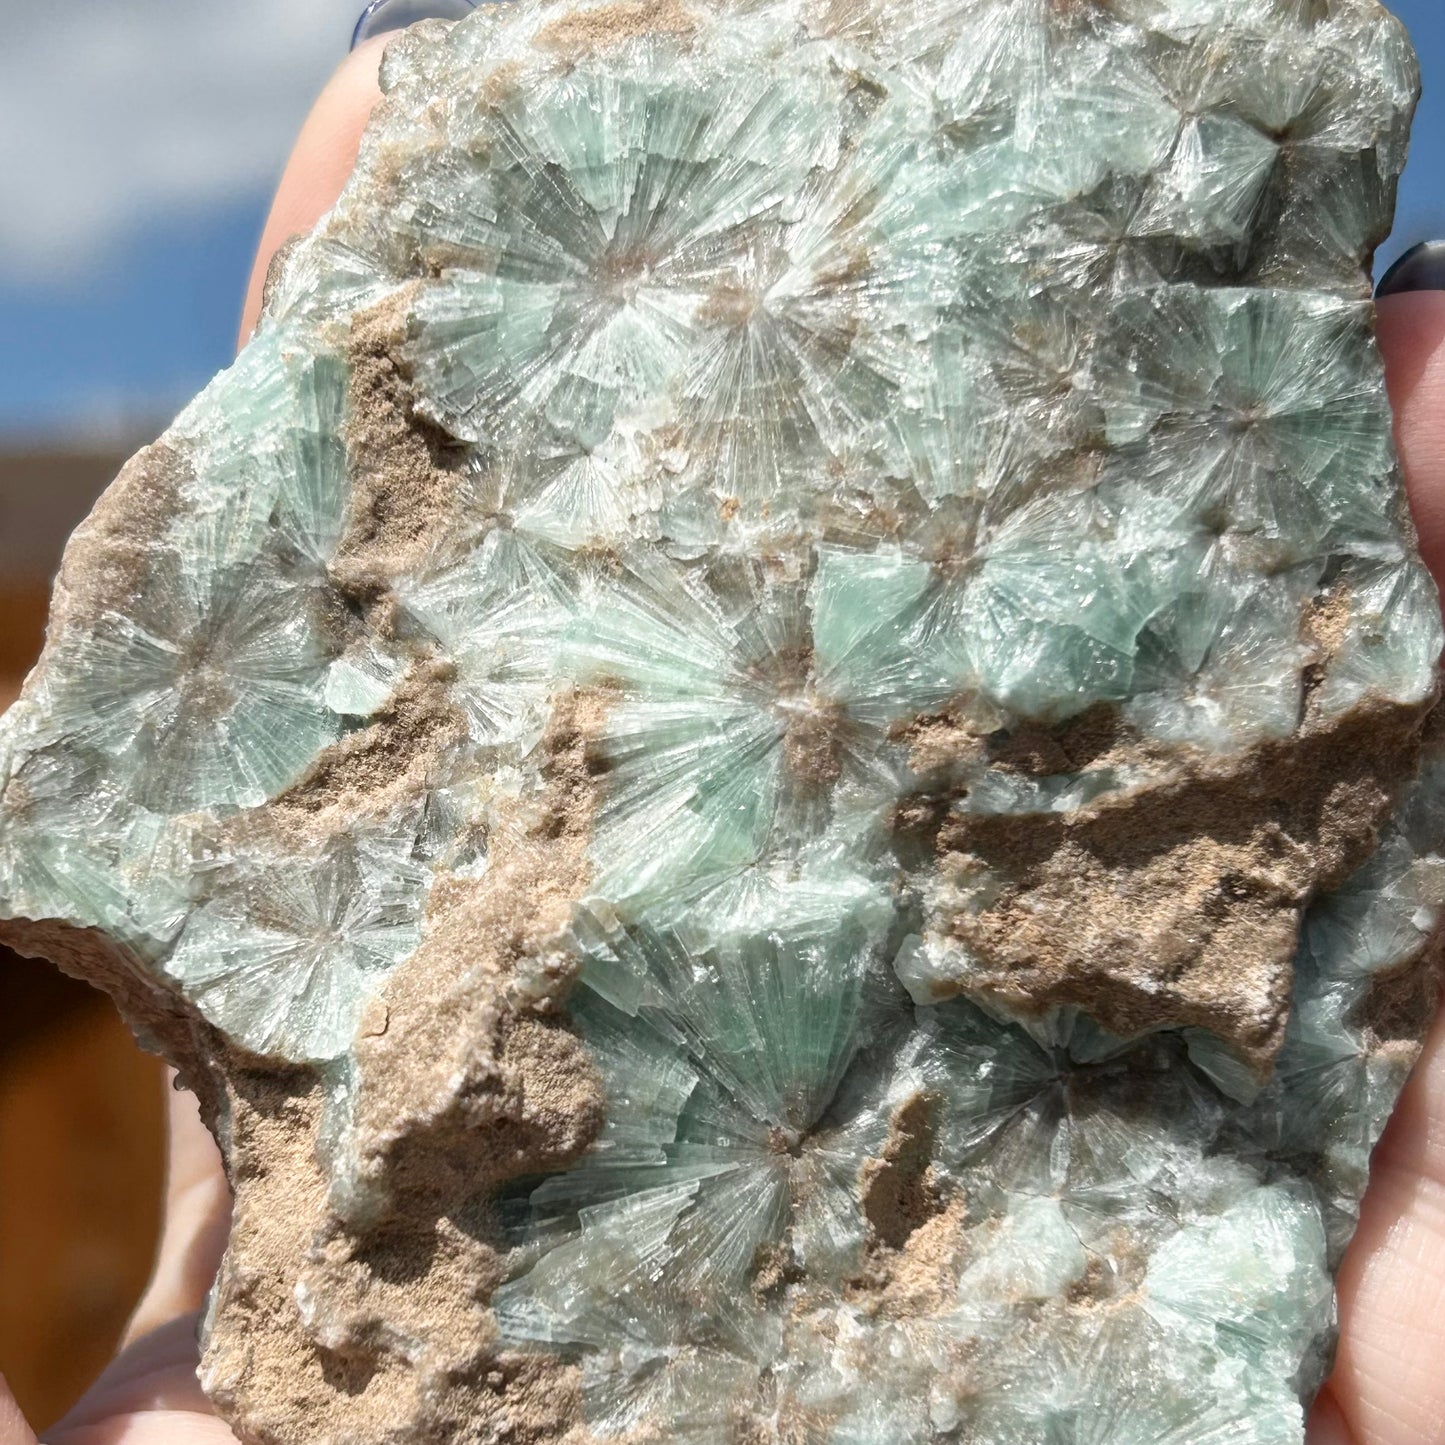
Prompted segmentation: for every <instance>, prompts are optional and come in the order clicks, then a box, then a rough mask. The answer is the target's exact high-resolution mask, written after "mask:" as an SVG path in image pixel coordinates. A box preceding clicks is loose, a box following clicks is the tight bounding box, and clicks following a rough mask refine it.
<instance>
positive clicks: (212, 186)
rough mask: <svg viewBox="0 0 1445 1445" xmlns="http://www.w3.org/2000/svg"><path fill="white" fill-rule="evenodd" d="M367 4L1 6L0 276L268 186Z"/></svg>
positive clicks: (63, 262)
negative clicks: (154, 220) (177, 213)
mask: <svg viewBox="0 0 1445 1445" xmlns="http://www.w3.org/2000/svg"><path fill="white" fill-rule="evenodd" d="M362 3H363V0H83V3H81V4H73V3H61V0H0V21H3V29H4V38H3V40H0V279H4V280H7V281H22V282H23V281H36V280H39V279H42V278H44V277H46V276H52V277H53V276H57V275H64V274H65V273H67V272H68V273H71V274H73V273H74V272H75V271H76V270H78V269H81V268H85V267H87V266H89V265H91V264H93V263H95V262H96V261H97V260H98V259H100V258H102V257H103V256H104V255H105V254H106V253H107V251H108V250H109V249H110V248H111V247H112V246H114V245H115V244H116V243H117V242H119V241H120V240H122V239H123V238H124V237H125V236H126V235H127V234H130V233H133V232H134V231H135V230H137V229H138V228H139V227H141V226H143V225H145V224H146V223H147V222H148V221H149V220H151V219H152V218H153V217H155V216H156V215H157V214H158V213H160V214H164V213H167V212H175V211H178V210H186V211H192V210H202V209H204V208H206V207H207V206H210V205H214V204H216V203H218V202H221V201H225V200H230V199H236V198H238V197H242V196H248V195H253V194H255V193H257V192H262V191H265V190H267V189H269V187H270V186H271V185H272V184H273V183H274V182H275V180H276V178H277V176H278V175H279V174H280V169H281V166H282V164H283V162H284V160H285V157H286V154H287V151H288V150H289V149H290V145H291V142H292V140H293V139H294V138H295V134H296V130H297V128H298V127H299V125H300V123H301V121H302V119H303V118H304V117H305V114H306V111H307V109H308V108H309V106H310V104H311V101H312V100H313V99H314V98H315V96H316V93H317V91H318V90H319V89H320V88H321V86H322V85H324V84H325V82H326V78H327V76H328V75H329V74H330V73H331V71H332V70H333V69H334V68H335V66H336V65H337V64H338V63H339V62H340V60H341V58H342V56H343V55H344V54H345V51H346V46H347V42H348V41H349V39H350V35H351V27H352V26H353V25H354V24H355V22H356V17H357V15H358V14H359V12H360V10H361V8H362Z"/></svg>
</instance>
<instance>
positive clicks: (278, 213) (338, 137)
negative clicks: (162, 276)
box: [239, 35, 393, 346]
mask: <svg viewBox="0 0 1445 1445" xmlns="http://www.w3.org/2000/svg"><path fill="white" fill-rule="evenodd" d="M392 38H393V37H392V36H390V35H378V36H375V37H374V38H372V39H371V40H368V41H366V42H365V43H364V44H361V45H359V46H357V48H356V49H355V50H353V51H352V52H351V54H350V55H348V56H347V57H346V59H345V60H344V61H343V62H342V64H341V66H340V68H339V69H338V70H337V71H336V74H335V75H333V76H332V77H331V79H330V81H329V82H328V83H327V86H326V89H325V90H323V91H322V92H321V94H320V96H318V97H317V100H316V104H315V105H314V106H312V107H311V113H310V115H308V116H307V117H306V122H305V124H304V125H303V126H302V127H301V134H300V135H299V136H298V137H297V138H296V145H295V147H294V149H293V150H292V152H291V158H290V160H289V161H287V163H286V169H285V171H284V172H283V173H282V176H281V183H280V185H279V186H278V187H277V188H276V198H275V200H274V201H273V202H272V203H271V213H270V215H269V216H268V217H267V218H266V227H265V230H264V231H262V233H261V244H260V247H259V248H258V250H257V253H256V264H255V265H254V266H253V267H252V270H251V281H250V285H249V286H248V287H247V290H246V305H245V309H244V311H243V312H242V316H241V336H240V343H239V344H240V345H242V346H244V345H245V344H246V342H247V341H249V340H250V337H251V333H252V331H254V330H255V328H256V321H257V319H258V318H259V316H260V314H261V294H262V292H263V291H264V289H265V285H266V271H267V268H268V267H269V266H270V264H271V258H272V257H273V256H274V255H275V254H276V252H277V251H279V250H280V249H281V247H282V246H284V245H285V244H286V242H287V241H289V240H291V239H292V237H294V236H299V235H303V234H304V233H305V232H307V231H309V230H310V229H311V228H312V226H314V225H315V224H316V222H317V221H319V220H320V219H321V217H322V216H324V215H325V214H326V212H327V211H329V210H330V209H331V207H332V205H333V204H334V203H335V201H336V198H337V197H338V196H339V195H340V194H341V189H342V187H343V186H344V185H345V184H346V181H347V178H348V177H349V176H350V175H351V171H352V167H353V166H355V164H356V155H357V151H358V150H359V149H360V147H361V133H362V131H364V130H365V129H366V122H367V121H368V120H369V119H370V118H371V110H372V107H373V106H374V105H375V104H376V102H377V101H378V100H380V99H381V87H380V85H379V84H378V81H377V74H378V71H379V69H380V66H381V56H382V52H383V50H384V49H385V47H386V42H387V41H388V40H390V39H392Z"/></svg>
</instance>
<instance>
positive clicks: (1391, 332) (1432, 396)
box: [1377, 291, 1445, 585]
mask: <svg viewBox="0 0 1445 1445" xmlns="http://www.w3.org/2000/svg"><path fill="white" fill-rule="evenodd" d="M1377 315H1378V318H1379V322H1378V325H1379V336H1380V349H1381V350H1382V351H1383V352H1384V356H1385V378H1386V381H1387V382H1388V383H1389V388H1390V403H1391V405H1392V407H1393V408H1394V412H1395V438H1396V441H1397V442H1398V444H1399V448H1400V459H1401V462H1402V463H1403V465H1404V469H1405V484H1406V487H1407V488H1408V490H1409V493H1410V510H1411V511H1412V512H1413V513H1414V516H1415V526H1416V528H1417V529H1418V531H1419V533H1420V555H1421V556H1422V557H1423V558H1424V559H1425V565H1426V566H1427V567H1429V569H1430V571H1431V572H1432V573H1434V575H1435V580H1436V582H1437V583H1441V584H1442V585H1445V291H1412V292H1408V293H1406V294H1405V295H1402V296H1387V297H1384V298H1383V299H1381V300H1380V302H1379V303H1378V306H1377Z"/></svg>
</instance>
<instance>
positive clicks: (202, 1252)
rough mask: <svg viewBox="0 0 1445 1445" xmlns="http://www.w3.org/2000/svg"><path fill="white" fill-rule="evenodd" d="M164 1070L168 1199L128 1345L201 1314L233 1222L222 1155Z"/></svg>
mask: <svg viewBox="0 0 1445 1445" xmlns="http://www.w3.org/2000/svg"><path fill="white" fill-rule="evenodd" d="M174 1078H175V1073H174V1071H173V1070H169V1069H168V1070H167V1071H166V1088H167V1091H168V1094H169V1099H168V1104H167V1132H168V1135H169V1140H170V1148H169V1154H168V1159H167V1165H166V1200H165V1215H164V1222H163V1223H162V1226H161V1240H160V1246H159V1248H158V1249H157V1251H156V1263H155V1268H154V1269H153V1270H152V1272H151V1277H150V1282H149V1283H148V1284H147V1285H146V1290H145V1293H144V1294H143V1295H142V1296H141V1301H140V1303H139V1304H138V1305H137V1306H136V1309H135V1313H134V1314H133V1315H132V1316H131V1319H130V1323H129V1325H128V1326H127V1327H126V1332H125V1339H124V1341H123V1343H124V1344H125V1345H129V1344H131V1343H132V1342H133V1341H136V1340H138V1339H140V1338H142V1337H143V1336H145V1335H147V1334H149V1333H150V1332H151V1331H152V1330H155V1329H157V1328H158V1327H159V1326H161V1325H163V1324H165V1323H166V1322H167V1321H168V1320H173V1319H175V1317H176V1316H177V1315H184V1314H189V1313H191V1312H192V1311H194V1310H198V1309H199V1308H200V1307H201V1305H202V1303H203V1302H204V1300H205V1297H206V1291H207V1290H208V1289H210V1287H211V1281H212V1280H213V1279H214V1278H215V1277H216V1269H217V1266H218V1265H219V1264H220V1262H221V1253H222V1251H223V1250H224V1249H225V1247H226V1232H227V1230H228V1229H229V1227H230V1222H231V1192H230V1190H229V1189H228V1188H227V1186H226V1176H225V1173H224V1172H223V1170H222V1168H221V1155H220V1151H219V1150H217V1148H216V1145H215V1142H214V1140H212V1138H211V1136H210V1133H209V1132H208V1131H207V1129H206V1126H205V1125H204V1124H202V1123H201V1116H200V1113H199V1111H198V1110H197V1108H196V1100H195V1096H194V1095H193V1094H191V1093H189V1092H185V1091H181V1090H177V1089H176V1088H175V1087H174V1086H173V1080H174Z"/></svg>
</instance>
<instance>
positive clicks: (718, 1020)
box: [0, 0, 1445, 1445]
mask: <svg viewBox="0 0 1445 1445" xmlns="http://www.w3.org/2000/svg"><path fill="white" fill-rule="evenodd" d="M384 81H385V90H386V92H387V94H386V98H385V100H384V101H383V103H382V105H381V107H380V108H379V110H378V113H377V115H376V117H375V119H374V122H373V124H372V127H371V130H370V132H369V134H368V138H367V140H366V142H365V144H364V147H363V152H362V157H361V161H360V164H359V167H358V170H357V173H356V176H355V177H354V179H353V181H352V182H351V184H350V186H349V187H348V189H347V191H346V193H345V195H344V196H343V198H342V199H341V201H340V203H339V204H338V206H337V207H336V209H335V210H334V212H333V213H332V214H331V216H330V217H329V218H328V219H327V220H325V221H324V222H323V223H322V224H321V226H320V227H319V228H318V229H317V231H316V232H315V234H313V235H311V236H310V237H307V238H305V239H303V240H300V241H298V242H297V243H296V244H294V245H293V246H292V247H290V248H288V250H287V251H285V252H284V253H283V255H282V256H281V258H280V259H279V260H278V262H277V264H276V265H275V267H274V270H273V274H272V277H271V284H270V287H269V292H268V300H267V304H266V308H265V315H264V318H263V320H262V323H261V325H260V327H259V329H258V332H257V334H256V336H255V339H254V340H253V341H252V342H251V344H250V346H249V347H248V348H247V349H246V351H245V352H244V354H243V355H242V356H241V358H240V359H239V361H238V362H237V363H236V365H235V366H234V367H233V368H232V369H231V370H230V371H228V372H226V373H225V374H224V375H222V376H221V377H219V378H218V379H217V380H216V381H215V383H214V384H213V385H212V386H211V387H209V388H208V389H207V390H206V392H205V393H204V394H203V395H202V396H201V397H200V398H199V399H198V400H197V401H196V402H195V403H194V404H193V405H192V406H191V407H190V408H189V409H188V410H187V411H186V412H185V413H184V414H183V416H182V417H181V418H180V419H179V421H178V422H177V423H176V425H175V427H174V428H173V429H172V430H171V431H170V432H169V433H168V434H167V435H166V436H165V437H164V438H163V439H162V440H161V441H160V442H159V443H157V444H156V445H155V446H153V447H150V448H148V449H147V450H146V451H144V452H142V453H141V454H140V455H139V456H138V457H137V458H136V459H135V460H134V461H133V462H132V463H131V464H130V465H129V466H128V467H127V469H126V470H125V471H124V472H123V473H122V475H121V477H120V479H119V480H118V481H117V483H116V484H115V486H114V487H113V488H112V490H111V491H110V492H109V493H108V494H107V496H106V497H105V498H104V499H102V501H101V503H100V505H99V507H98V508H97V510H96V512H95V513H94V515H93V516H92V517H91V519H90V520H89V522H88V523H87V524H86V525H85V526H84V527H83V528H82V529H81V531H80V532H79V533H78V534H77V536H76V538H75V540H74V541H73V542H72V544H71V547H70V549H69V552H68V553H67V556H66V560H65V565H64V569H63V572H62V574H61V577H60V579H59V583H58V586H57V591H56V601H55V611H54V616H53V618H52V623H51V629H50V638H49V644H48V648H47V651H46V654H45V657H44V659H43V661H42V663H41V665H40V667H39V668H38V669H37V671H36V673H35V674H34V676H33V677H32V678H31V680H30V682H29V685H28V687H27V689H26V691H25V693H24V695H23V698H22V700H21V701H20V702H19V704H18V705H17V706H16V707H15V709H14V710H13V711H12V712H11V713H10V715H9V716H8V717H7V719H6V721H5V724H4V728H3V733H0V782H3V788H4V793H3V813H0V916H3V917H5V918H8V919H9V920H10V921H9V922H8V923H6V924H5V925H4V926H3V929H0V933H3V937H4V938H5V939H6V940H7V941H8V942H10V943H12V944H13V945H14V946H16V947H18V948H20V949H21V950H23V951H27V952H31V953H39V954H44V955H48V956H51V957H53V958H55V959H57V960H58V961H59V962H60V963H61V964H62V965H63V966H64V967H66V968H69V969H72V970H74V971H76V972H79V973H80V974H82V975H83V976H85V977H87V978H89V979H91V980H93V981H94V982H96V983H98V984H100V985H101V986H103V987H105V988H107V989H108V990H110V991H111V992H112V993H113V994H114V995H115V996H116V998H117V1000H118V1001H119V1002H120V1004H121V1006H122V1008H123V1009H124V1010H125V1011H126V1013H127V1015H128V1016H129V1017H130V1018H131V1019H132V1021H133V1022H134V1023H135V1025H136V1027H137V1028H138V1029H139V1030H140V1031H141V1033H142V1035H143V1036H144V1037H145V1038H146V1039H147V1040H149V1041H150V1042H151V1043H152V1044H153V1045H154V1046H155V1047H157V1048H158V1049H160V1050H162V1051H164V1052H165V1053H166V1054H168V1055H169V1056H170V1057H171V1058H172V1059H174V1060H175V1061H177V1063H178V1064H179V1066H180V1068H181V1070H182V1072H183V1075H184V1078H185V1080H186V1082H187V1083H188V1084H189V1085H190V1086H191V1087H192V1088H193V1089H195V1091H196V1092H197V1094H198V1095H199V1097H200V1099H201V1101H202V1106H203V1109H204V1111H205V1113H206V1116H207V1117H208V1119H209V1120H210V1122H211V1124H212V1126H213V1128H214V1129H215V1131H216V1133H217V1136H218V1138H219V1140H220V1142H221V1145H222V1148H223V1150H224V1153H225V1156H226V1160H227V1164H228V1168H229V1172H230V1176H231V1180H232V1183H233V1186H234V1189H235V1216H234V1228H233V1232H232V1237H231V1243H230V1249H229V1253H228V1255H227V1258H226V1262H225V1264H224V1266H223V1269H222V1272H221V1276H220V1278H219V1280H218V1282H217V1285H216V1287H215V1291H214V1294H213V1297H212V1302H211V1307H210V1312H209V1318H208V1320H207V1322H206V1329H205V1336H206V1340H205V1344H206V1348H205V1359H204V1367H203V1377H204V1382H205V1385H206V1387H207V1389H208V1390H209V1392H210V1394H211V1397H212V1398H213V1400H214V1401H215V1402H216V1405H217V1407H218V1408H219V1409H220V1411H221V1412H222V1413H223V1414H224V1416H225V1417H226V1418H227V1419H228V1420H229V1421H230V1422H231V1423H232V1424H233V1426H234V1427H235V1429H236V1430H237V1432H238V1433H239V1435H240V1436H241V1438H242V1439H243V1440H244V1441H250V1442H267V1445H293V1442H294V1445H301V1442H306V1445H342V1442H367V1445H373V1442H382V1441H394V1442H404V1441H420V1440H427V1441H447V1442H466V1441H471V1442H479V1445H482V1442H485V1445H492V1442H498V1445H499V1442H504V1441H505V1442H522V1445H526V1442H531V1445H543V1442H558V1441H562V1440H564V1439H565V1440H566V1441H568V1442H571V1445H580V1442H584V1441H593V1442H605V1441H609V1440H616V1441H626V1442H628V1445H646V1442H650V1441H657V1442H669V1445H688V1442H690V1445H725V1442H734V1445H752V1442H759V1441H765V1440H768V1441H778V1442H786V1445H912V1442H931V1441H953V1442H958V1445H967V1442H977V1445H1106V1442H1107V1445H1286V1442H1299V1441H1300V1440H1301V1438H1302V1434H1303V1423H1302V1422H1303V1418H1304V1416H1303V1405H1304V1404H1307V1402H1308V1401H1309V1400H1310V1398H1311V1396H1312V1394H1313V1392H1314V1391H1315V1389H1316V1388H1317V1386H1318V1384H1319V1382H1320V1380H1321V1378H1322V1376H1323V1373H1324V1371H1325V1369H1326V1367H1327V1363H1328V1359H1329V1355H1330V1343H1331V1332H1332V1321H1333V1303H1332V1293H1331V1274H1332V1271H1333V1269H1334V1267H1335V1265H1336V1264H1337V1262H1338V1260H1339V1258H1340V1254H1341V1251H1342V1250H1343V1248H1344V1246H1345V1244H1346V1242H1347V1241H1348V1239H1349V1236H1350V1233H1351V1229H1352V1225H1353V1221H1354V1219H1355V1214H1356V1206H1357V1203H1358V1200H1359V1197H1360V1194H1361V1191H1362V1189H1363V1188H1364V1185H1365V1182H1366V1175H1367V1167H1368V1159H1369V1153H1370V1149H1371V1146H1372V1143H1373V1141H1374V1139H1375V1138H1376V1136H1377V1134H1378V1132H1379V1130H1380V1128H1381V1126H1382V1124H1383V1122H1384V1120H1385V1118H1386V1116H1387V1115H1388V1113H1389V1111H1390V1109H1391V1106H1392V1103H1393V1100H1394V1097H1395V1095H1396V1093H1397V1091H1398V1089H1399V1087H1400V1085H1401V1082H1402V1080H1403V1077H1404V1075H1405V1073H1406V1072H1407V1070H1408V1068H1409V1066H1410V1064H1411V1061H1412V1058H1413V1056H1414V1052H1415V1049H1416V1044H1417V1041H1418V1038H1419V1036H1420V1033H1421V1030H1422V1029H1423V1026H1424V1022H1425V1020H1426V1018H1427V1017H1428V1014H1429V1011H1430V1008H1431V1006H1432V1002H1433V985H1434V982H1435V978H1436V974H1437V967H1436V964H1437V959H1438V957H1439V950H1438V948H1437V941H1438V937H1439V925H1440V920H1441V916H1442V906H1445V755H1442V753H1441V752H1439V751H1437V750H1436V749H1434V747H1433V746H1432V745H1430V744H1429V743H1428V742H1427V741H1426V739H1427V737H1428V730H1427V727H1426V724H1427V718H1428V715H1429V712H1430V709H1431V707H1432V705H1433V702H1434V698H1435V689H1436V674H1435V662H1436V657H1437V654H1438V653H1439V651H1440V647H1441V624H1440V614H1439V608H1438V603H1437V599H1436V595H1435V591H1434V589H1433V586H1432V585H1431V583H1430V581H1429V579H1428V577H1427V576H1426V574H1425V573H1424V571H1423V570H1422V568H1421V565H1420V563H1419V561H1418V559H1417V557H1416V555H1415V551H1414V542H1413V537H1412V534H1411V529H1410V524H1409V521H1408V518H1407V515H1406V512H1405V509H1404V503H1403V499H1402V494H1401V489H1400V485H1399V479H1398V475H1397V469H1396V464H1395V459H1394V456H1393V452H1392V443H1391V436H1390V418H1389V414H1388V409H1387V405H1386V401H1385V396H1384V391H1383V387H1382V382H1381V372H1380V366H1379V362H1378V359H1377V356H1376V353H1375V349H1374V345H1373V341H1372V336H1371V329H1370V312H1369V308H1368V303H1367V298H1368V289H1367V271H1368V265H1369V258H1370V256H1371V253H1372V250H1373V247H1374V245H1375V244H1376V243H1377V242H1378V240H1379V239H1380V238H1381V236H1382V235H1383V234H1384V233H1385V231H1386V230H1387V228H1388V224H1389V213H1390V209H1391V204H1392V198H1393V188H1394V182H1395V177H1396V176H1397V174H1398V172H1399V169H1400V166H1401V164H1402V161H1403V157H1404V150H1405V144H1406V129H1407V125H1408V118H1409V113H1410V110H1411V107H1412V103H1413V99H1414V93H1415V88H1416V76H1415V70H1414V62H1413V59H1412V56H1411V53H1410V50H1409V47H1408V44H1407V42H1406V40H1405V37H1404V35H1403V33H1402V31H1401V30H1400V28H1399V26H1398V25H1397V24H1396V23H1395V22H1394V21H1393V20H1392V19H1391V18H1390V17H1389V16H1388V15H1387V14H1386V13H1385V12H1384V11H1383V10H1381V9H1380V8H1379V7H1378V6H1377V5H1376V4H1375V3H1373V0H887V3H886V4H885V3H884V0H756V3H741V4H736V5H721V4H719V5H715V6H713V7H710V8H709V7H705V6H704V5H702V4H701V3H694V0H611V3H602V4H597V5H593V6H592V7H590V8H588V7H586V6H585V5H582V4H573V3H572V0H519V3H517V4H515V5H511V6H491V7H484V8H483V9H481V10H479V11H478V12H476V13H475V15H474V16H472V17H471V18H469V19H467V20H464V21H462V22H460V23H458V24H456V25H455V26H447V25H440V24H438V25H429V26H422V27H420V28H418V29H417V30H415V31H414V32H412V33H411V34H410V35H409V36H408V37H407V38H405V39H404V40H402V41H401V42H399V43H397V44H396V45H395V46H393V48H392V50H391V51H390V53H389V55H388V58H387V61H386V64H385V75H384Z"/></svg>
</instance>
